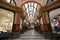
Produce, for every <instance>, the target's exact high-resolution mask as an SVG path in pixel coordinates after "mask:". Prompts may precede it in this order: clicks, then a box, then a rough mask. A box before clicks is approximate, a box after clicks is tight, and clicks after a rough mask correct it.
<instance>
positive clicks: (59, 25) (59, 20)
mask: <svg viewBox="0 0 60 40" xmlns="http://www.w3.org/2000/svg"><path fill="white" fill-rule="evenodd" d="M49 16H50V23H51V28H52V32H53V33H57V34H60V8H58V9H55V10H52V11H50V12H49Z"/></svg>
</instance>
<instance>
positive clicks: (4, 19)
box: [0, 8, 14, 32]
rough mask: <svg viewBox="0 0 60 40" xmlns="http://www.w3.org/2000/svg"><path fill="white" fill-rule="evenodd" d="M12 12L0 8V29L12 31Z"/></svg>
mask: <svg viewBox="0 0 60 40" xmlns="http://www.w3.org/2000/svg"><path fill="white" fill-rule="evenodd" d="M13 19H14V12H12V11H9V10H6V9H2V8H0V31H2V32H12V27H13Z"/></svg>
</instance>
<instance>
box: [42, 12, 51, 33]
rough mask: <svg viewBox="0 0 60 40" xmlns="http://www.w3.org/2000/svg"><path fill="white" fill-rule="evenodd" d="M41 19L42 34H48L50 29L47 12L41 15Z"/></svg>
mask: <svg viewBox="0 0 60 40" xmlns="http://www.w3.org/2000/svg"><path fill="white" fill-rule="evenodd" d="M42 19H43V26H44V32H50V31H51V27H50V20H49V14H48V12H43V13H42Z"/></svg>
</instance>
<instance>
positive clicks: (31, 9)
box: [24, 2, 37, 17]
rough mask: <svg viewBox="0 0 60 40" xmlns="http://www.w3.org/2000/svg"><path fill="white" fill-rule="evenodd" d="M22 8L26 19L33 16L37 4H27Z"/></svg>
mask: <svg viewBox="0 0 60 40" xmlns="http://www.w3.org/2000/svg"><path fill="white" fill-rule="evenodd" d="M24 6H25V9H26V12H27V14H28V17H34V14H35V13H36V10H37V3H33V2H29V3H26V4H25V5H24Z"/></svg>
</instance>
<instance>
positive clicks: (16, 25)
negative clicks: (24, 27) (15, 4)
mask: <svg viewBox="0 0 60 40" xmlns="http://www.w3.org/2000/svg"><path fill="white" fill-rule="evenodd" d="M12 30H13V32H19V31H20V13H19V12H15V15H14V23H13V29H12Z"/></svg>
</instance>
